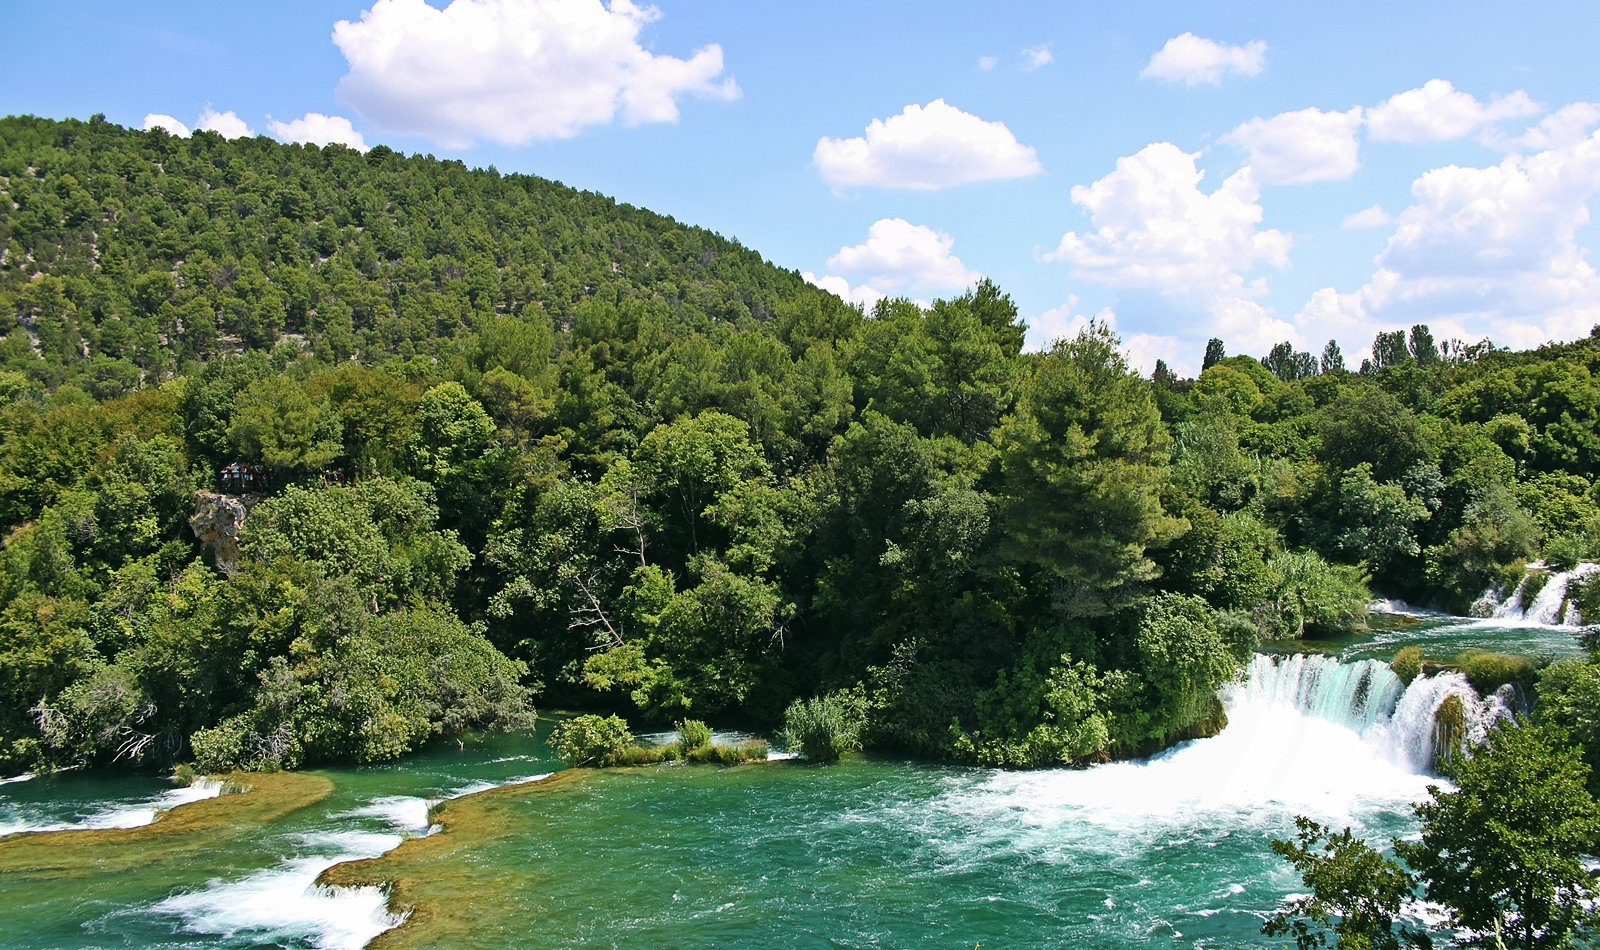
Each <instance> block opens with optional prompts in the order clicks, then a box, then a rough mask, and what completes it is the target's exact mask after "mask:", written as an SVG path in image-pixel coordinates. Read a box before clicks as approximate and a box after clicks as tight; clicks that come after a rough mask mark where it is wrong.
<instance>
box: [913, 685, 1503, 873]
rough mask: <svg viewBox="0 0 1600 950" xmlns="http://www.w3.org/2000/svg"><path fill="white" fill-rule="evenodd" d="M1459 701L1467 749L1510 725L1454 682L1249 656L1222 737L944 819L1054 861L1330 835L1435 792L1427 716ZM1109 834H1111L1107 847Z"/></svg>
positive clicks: (1067, 776) (998, 792)
mask: <svg viewBox="0 0 1600 950" xmlns="http://www.w3.org/2000/svg"><path fill="white" fill-rule="evenodd" d="M1451 695H1455V696H1457V697H1459V698H1461V700H1462V702H1463V705H1464V707H1465V709H1466V712H1467V719H1468V733H1469V738H1471V739H1474V740H1481V739H1482V738H1483V736H1484V735H1485V734H1486V732H1487V729H1488V727H1489V724H1490V723H1492V722H1493V721H1494V720H1495V719H1497V718H1500V717H1502V716H1505V715H1508V714H1509V713H1508V711H1507V710H1506V708H1505V703H1504V700H1503V699H1502V698H1500V697H1489V698H1488V699H1480V698H1479V697H1478V696H1477V694H1476V693H1474V692H1473V691H1472V688H1471V687H1470V686H1469V685H1468V684H1467V682H1466V680H1465V679H1464V678H1462V677H1461V676H1460V675H1459V674H1454V673H1451V674H1441V675H1438V676H1433V677H1418V678H1417V679H1416V680H1414V681H1413V682H1412V684H1411V686H1410V687H1405V686H1403V685H1402V684H1401V683H1400V681H1399V679H1398V678H1397V677H1395V675H1394V674H1393V672H1391V671H1390V670H1389V668H1388V667H1387V666H1386V665H1384V664H1381V663H1376V662H1373V661H1370V660H1364V661H1360V662H1357V663H1341V662H1339V661H1338V660H1336V659H1333V658H1330V657H1323V656H1293V657H1283V658H1274V657H1269V656H1258V657H1256V658H1255V660H1254V661H1253V663H1252V664H1251V667H1250V669H1249V670H1248V672H1247V674H1246V676H1245V677H1244V679H1243V680H1242V681H1241V682H1239V683H1237V684H1234V685H1231V686H1230V687H1228V688H1226V689H1225V690H1224V691H1223V698H1224V702H1225V705H1226V706H1227V710H1228V725H1227V727H1226V728H1225V729H1223V730H1222V732H1220V733H1219V734H1218V735H1216V736H1213V737H1211V738H1207V739H1198V740H1193V741H1189V742H1185V743H1182V744H1180V745H1178V746H1175V747H1173V748H1172V749H1169V750H1167V751H1166V752H1164V753H1162V754H1160V755H1157V756H1154V757H1152V758H1150V759H1146V760H1142V761H1130V762H1116V763H1111V764H1107V765H1101V766H1096V767H1093V768H1089V769H1051V770H1043V771H1032V772H991V773H984V774H983V777H982V778H981V779H979V780H977V781H961V782H956V783H953V787H952V788H951V790H950V791H949V792H948V793H947V794H946V795H945V796H944V799H943V802H942V803H941V806H940V807H941V808H943V809H946V810H948V811H949V812H953V813H957V814H958V815H959V816H960V822H959V823H960V824H961V825H963V826H965V827H966V828H967V829H968V830H969V832H970V834H972V835H973V836H974V837H975V839H976V840H978V841H985V842H987V843H988V845H989V846H995V845H998V846H1001V847H1013V848H1019V849H1022V850H1026V851H1043V852H1047V853H1049V852H1055V851H1058V850H1059V849H1060V848H1061V847H1063V846H1066V845H1067V844H1068V843H1071V845H1072V847H1073V848H1077V849H1082V850H1087V851H1090V852H1093V851H1097V850H1105V849H1111V850H1115V849H1117V848H1124V847H1129V846H1132V845H1133V844H1134V843H1135V842H1137V841H1141V840H1142V841H1145V842H1146V843H1147V844H1150V845H1151V846H1154V845H1155V844H1156V843H1157V842H1164V841H1170V840H1172V836H1173V835H1174V834H1175V833H1177V832H1178V831H1179V830H1182V831H1183V833H1184V834H1185V835H1187V834H1224V835H1225V834H1231V833H1234V832H1237V831H1247V830H1252V829H1255V830H1260V829H1279V828H1282V827H1284V826H1285V825H1286V823H1287V822H1289V821H1290V820H1292V818H1293V816H1295V815H1309V816H1311V817H1313V818H1315V819H1317V820H1319V821H1322V822H1324V823H1330V824H1333V825H1335V826H1336V827H1337V826H1339V825H1346V824H1355V825H1361V824H1364V823H1365V822H1366V820H1367V819H1371V818H1375V817H1378V816H1383V815H1390V816H1392V815H1394V814H1396V813H1403V812H1405V811H1408V810H1409V809H1408V806H1409V805H1410V804H1411V803H1412V802H1416V801H1420V800H1422V799H1424V798H1425V797H1427V794H1428V792H1427V787H1428V785H1430V784H1439V782H1440V780H1439V779H1438V778H1436V777H1434V776H1433V775H1432V774H1431V766H1432V762H1433V751H1434V750H1433V714H1434V711H1435V710H1436V709H1437V708H1438V706H1439V704H1440V703H1442V702H1443V701H1444V700H1445V698H1446V697H1447V696H1451ZM1108 832H1110V833H1111V834H1108Z"/></svg>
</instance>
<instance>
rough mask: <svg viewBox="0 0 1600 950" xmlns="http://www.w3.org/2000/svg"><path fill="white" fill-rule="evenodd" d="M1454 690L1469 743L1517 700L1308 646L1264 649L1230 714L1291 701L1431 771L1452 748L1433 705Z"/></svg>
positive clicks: (1386, 753)
mask: <svg viewBox="0 0 1600 950" xmlns="http://www.w3.org/2000/svg"><path fill="white" fill-rule="evenodd" d="M1552 583H1553V581H1552ZM1450 696H1455V697H1457V699H1458V700H1459V701H1460V702H1461V705H1462V708H1463V710H1464V712H1465V718H1466V722H1465V728H1464V733H1465V734H1464V736H1463V738H1464V739H1465V740H1466V741H1467V742H1469V743H1475V742H1481V741H1483V739H1484V738H1485V737H1486V736H1487V735H1488V732H1489V729H1490V727H1491V726H1493V725H1494V723H1495V722H1496V721H1498V720H1500V719H1505V718H1509V717H1510V716H1511V715H1512V709H1513V706H1514V705H1515V697H1514V696H1513V695H1512V693H1511V691H1510V690H1509V688H1505V689H1502V690H1500V691H1499V692H1496V693H1494V694H1491V695H1490V696H1487V697H1483V696H1479V695H1478V693H1477V691H1476V690H1474V689H1473V688H1472V686H1471V685H1470V684H1469V683H1468V682H1467V679H1466V677H1464V676H1462V675H1461V674H1460V673H1454V672H1450V673H1436V674H1434V675H1432V676H1419V677H1417V678H1416V679H1415V680H1413V681H1412V682H1411V685H1410V686H1406V685H1405V684H1403V683H1401V682H1400V678H1399V677H1397V676H1395V674H1394V671H1392V670H1390V669H1389V667H1388V665H1387V664H1384V663H1379V662H1377V661H1375V660H1359V661H1355V662H1342V661H1340V660H1339V659H1337V658H1335V657H1330V656H1320V655H1309V654H1296V655H1294V656H1285V657H1276V656H1267V655H1257V656H1256V657H1255V659H1254V660H1252V661H1251V663H1250V668H1249V670H1248V671H1247V672H1246V674H1245V677H1244V679H1243V680H1242V681H1241V682H1240V683H1238V684H1236V685H1235V686H1233V687H1232V688H1231V689H1230V691H1229V692H1228V693H1227V694H1225V696H1224V700H1225V702H1226V703H1227V704H1228V712H1229V716H1230V717H1231V716H1233V715H1234V714H1235V712H1236V711H1244V710H1245V709H1250V710H1253V711H1256V712H1269V711H1270V710H1272V709H1274V708H1276V709H1279V710H1288V709H1292V710H1294V711H1295V712H1297V713H1299V714H1301V715H1305V716H1311V717H1315V718H1317V719H1322V720H1325V721H1327V722H1331V723H1334V724H1335V725H1339V726H1343V727H1345V728H1346V729H1349V730H1350V731H1352V732H1354V733H1356V734H1357V735H1359V736H1360V737H1361V741H1362V742H1363V743H1364V744H1366V745H1367V746H1369V747H1371V748H1372V749H1373V750H1374V751H1375V752H1377V753H1379V754H1380V755H1381V756H1382V757H1383V758H1385V759H1387V760H1388V761H1390V762H1393V763H1394V764H1395V765H1399V766H1401V767H1403V768H1405V769H1407V770H1408V771H1410V772H1412V773H1414V774H1428V773H1430V772H1431V771H1432V770H1433V763H1434V756H1435V754H1436V753H1437V752H1442V751H1445V750H1441V749H1435V748H1434V736H1435V729H1434V713H1435V712H1436V711H1437V710H1438V709H1439V706H1440V705H1441V704H1443V703H1444V702H1445V700H1446V699H1447V698H1448V697H1450Z"/></svg>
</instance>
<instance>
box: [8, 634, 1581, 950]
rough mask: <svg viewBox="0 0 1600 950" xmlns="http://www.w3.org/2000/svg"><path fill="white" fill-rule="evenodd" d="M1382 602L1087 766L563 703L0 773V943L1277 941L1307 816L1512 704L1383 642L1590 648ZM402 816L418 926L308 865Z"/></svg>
mask: <svg viewBox="0 0 1600 950" xmlns="http://www.w3.org/2000/svg"><path fill="white" fill-rule="evenodd" d="M1396 609H1399V610H1403V608H1396ZM1382 626H1384V627H1387V629H1378V630H1376V631H1375V632H1374V633H1372V634H1370V635H1366V636H1363V637H1361V638H1359V639H1358V640H1353V641H1350V642H1348V643H1338V644H1320V645H1317V649H1319V650H1320V651H1321V652H1312V653H1300V654H1295V653H1290V652H1287V651H1283V652H1279V653H1277V654H1273V653H1262V654H1260V655H1258V656H1257V657H1256V658H1255V660H1254V662H1253V663H1252V664H1251V666H1250V668H1249V669H1248V671H1247V672H1246V674H1245V676H1244V677H1243V679H1242V680H1241V681H1240V682H1239V683H1236V684H1232V685H1230V686H1228V687H1226V688H1225V689H1224V701H1225V703H1226V705H1227V708H1228V714H1229V724H1228V726H1227V728H1226V729H1224V730H1223V731H1222V732H1221V733H1220V734H1218V735H1217V736H1215V737H1213V738H1209V739H1200V740H1195V741H1191V742H1186V743H1183V744H1180V745H1178V746H1176V747H1174V748H1172V749H1169V750H1167V751H1166V752H1164V753H1162V754H1160V755H1158V756H1155V757H1153V758H1150V759H1146V760H1140V761H1133V762H1120V763H1114V764H1109V765H1103V766H1098V767H1094V768H1089V769H1083V770H1070V769H1051V770H1041V771H1026V772H1014V771H998V770H993V769H982V768H976V767H968V766H956V765H941V764H928V763H920V762H910V761H905V760H902V759H899V758H894V757H887V756H876V755H875V756H854V757H849V758H847V759H846V760H845V761H844V762H842V763H840V764H837V765H832V766H826V767H818V766H813V765H808V764H806V763H804V762H801V761H792V760H791V761H779V762H769V763H766V764H755V765H746V766H738V767H732V768H718V767H713V766H684V765H664V766H653V767H648V768H640V769H619V770H613V771H599V772H592V771H584V772H582V773H578V774H574V773H567V774H552V773H558V772H559V770H560V767H561V766H560V763H559V762H556V761H554V760H553V759H552V757H551V754H550V752H549V750H548V749H547V748H546V747H545V745H544V741H543V740H544V738H545V735H546V730H547V729H548V725H546V726H544V727H542V728H541V729H540V730H539V731H538V732H537V733H533V734H510V735H471V736H467V737H465V738H464V742H463V743H461V744H460V745H458V743H457V742H456V740H455V739H450V740H447V741H445V742H441V743H437V744H434V745H432V746H430V747H429V748H428V749H425V750H424V751H421V752H419V753H416V754H413V755H409V756H407V757H405V758H404V759H402V760H400V761H398V762H394V763H388V764H385V765H381V766H372V767H362V768H342V769H328V770H319V771H312V772H307V773H296V774H294V775H280V776H269V777H265V778H264V779H263V780H262V783H263V784H262V785H261V787H260V788H259V789H257V790H252V791H251V792H249V793H247V794H244V795H223V796H221V797H219V798H209V797H208V796H213V795H215V794H216V793H217V792H218V791H219V788H218V787H217V786H216V785H214V784H213V785H202V786H198V787H196V788H194V789H184V790H181V791H174V790H172V789H171V788H170V786H169V785H167V784H166V783H164V782H162V781H161V780H159V779H156V778H150V777H142V778H141V777H130V776H127V775H119V774H112V773H103V772H101V773H70V772H69V773H62V774H57V775H51V776H41V777H37V778H31V779H23V780H8V781H6V782H5V783H4V784H0V835H7V837H0V947H5V948H11V947H18V948H22V947H26V948H46V947H48V948H88V947H95V948H100V947H105V948H110V947H119V948H121V947H130V948H180V947H184V948H187V947H207V948H215V947H221V948H254V947H290V948H350V950H355V948H360V947H363V946H366V945H367V944H368V943H369V942H371V943H373V946H374V947H389V946H395V947H403V946H442V947H464V948H486V950H487V948H495V950H499V948H510V947H518V948H521V947H528V948H536V947H550V948H565V947H622V948H676V947H682V948H690V947H695V948H698V947H722V948H751V950H755V948H762V950H773V948H813V947H814V948H855V947H921V946H926V947H940V948H959V947H966V948H971V947H973V945H974V944H977V943H981V944H982V945H983V946H984V947H985V948H988V950H999V948H1011V947H1019V948H1020V947H1027V948H1040V947H1106V948H1111V947H1123V946H1128V945H1154V946H1186V947H1249V946H1271V945H1276V944H1278V943H1281V941H1271V942H1269V941H1268V940H1267V939H1266V938H1264V937H1262V936H1261V935H1260V933H1259V931H1260V927H1261V922H1262V920H1263V918H1264V917H1265V916H1267V915H1269V914H1271V913H1273V912H1274V911H1275V910H1276V909H1277V908H1278V907H1279V906H1280V904H1281V902H1282V901H1283V900H1284V899H1285V897H1286V896H1287V895H1289V894H1291V893H1294V892H1296V891H1297V890H1299V889H1300V882H1299V880H1298V878H1297V876H1296V875H1295V874H1294V873H1293V871H1292V870H1291V869H1290V868H1288V866H1287V865H1286V864H1285V863H1284V862H1283V861H1282V860H1280V859H1279V858H1277V857H1276V856H1275V855H1274V854H1273V853H1272V851H1271V849H1270V847H1269V844H1268V843H1269V841H1270V840H1271V839H1272V838H1274V837H1280V838H1282V837H1288V836H1290V835H1291V834H1292V832H1293V827H1294V825H1293V822H1294V817H1295V815H1297V814H1305V815H1309V816H1311V817H1313V818H1316V819H1317V820H1319V821H1322V822H1325V823H1332V824H1334V825H1335V826H1337V827H1342V826H1344V825H1346V824H1348V825H1352V826H1354V827H1355V828H1356V829H1357V830H1358V831H1359V832H1360V833H1361V834H1363V835H1366V836H1369V838H1381V839H1387V838H1389V837H1394V836H1405V835H1409V834H1413V833H1414V832H1415V822H1414V820H1413V819H1412V817H1411V808H1410V806H1411V804H1412V803H1413V802H1416V801H1418V800H1421V799H1423V798H1424V797H1426V795H1427V786H1428V785H1429V784H1430V783H1435V784H1436V783H1438V782H1439V779H1438V778H1436V777H1434V776H1433V775H1432V774H1431V771H1430V768H1429V764H1430V762H1431V761H1432V714H1433V710H1434V709H1435V708H1436V707H1437V705H1438V704H1439V703H1440V702H1442V701H1443V699H1444V697H1445V696H1446V695H1449V694H1451V693H1455V694H1458V695H1461V696H1462V697H1463V698H1464V700H1466V703H1467V708H1468V711H1469V720H1470V722H1471V725H1472V727H1473V728H1475V729H1478V730H1482V729H1483V728H1485V727H1486V726H1487V725H1488V723H1489V722H1491V721H1492V720H1493V719H1494V718H1496V717H1497V716H1500V715H1503V714H1504V713H1505V709H1504V703H1503V702H1502V701H1501V700H1500V699H1499V698H1497V697H1487V698H1480V697H1478V696H1477V695H1476V694H1475V693H1473V692H1472V690H1471V688H1470V687H1469V686H1468V685H1467V684H1466V682H1465V680H1464V679H1462V678H1461V676H1460V675H1459V674H1455V673H1439V674H1437V675H1434V676H1424V677H1420V678H1418V679H1417V680H1416V681H1414V682H1413V683H1412V684H1411V685H1410V686H1409V687H1405V686H1402V684H1401V683H1400V682H1399V680H1398V679H1396V678H1395V676H1394V674H1393V673H1391V672H1390V671H1389V669H1388V666H1387V665H1386V663H1384V662H1383V660H1385V659H1387V657H1388V656H1392V655H1393V652H1394V651H1395V650H1397V649H1399V647H1401V646H1403V645H1405V644H1407V643H1411V642H1418V643H1422V644H1424V646H1425V649H1426V651H1427V655H1428V657H1429V658H1430V659H1432V658H1439V659H1448V658H1449V657H1453V656H1454V655H1455V653H1456V652H1458V651H1460V650H1462V649H1465V648H1468V647H1481V648H1487V649H1493V650H1500V651H1504V652H1510V653H1519V654H1523V655H1538V656H1549V657H1561V656H1571V655H1577V654H1578V653H1580V652H1581V651H1580V650H1579V648H1578V645H1577V643H1576V641H1575V639H1574V637H1573V634H1574V632H1575V631H1574V630H1573V629H1572V628H1570V627H1560V626H1552V625H1542V624H1538V623H1535V622H1530V621H1523V620H1518V619H1516V618H1507V617H1501V618H1496V619H1493V620H1484V621H1468V620H1462V619H1460V618H1448V617H1442V616H1438V615H1425V614H1419V615H1414V616H1412V617H1409V618H1406V619H1402V620H1394V619H1393V618H1391V623H1389V624H1386V625H1382ZM1303 648H1304V647H1302V649H1303ZM718 738H719V739H731V738H737V737H735V736H719V737H718ZM534 779H537V781H532V780H534ZM518 783H521V784H518ZM490 789H494V790H493V791H488V792H487V794H483V793H484V792H485V791H486V790H490ZM440 800H448V801H446V803H445V805H444V812H445V814H447V815H448V816H449V817H448V818H447V823H448V828H447V829H445V830H443V831H440V830H438V829H437V828H435V829H434V830H433V831H432V832H431V833H430V818H429V807H430V804H431V803H437V802H439V801H440ZM185 801H192V802H194V803H193V804H187V805H183V807H180V808H177V810H175V811H171V812H169V813H167V814H166V815H164V816H163V817H162V819H161V820H159V821H156V822H155V823H154V824H149V823H148V822H149V821H150V819H151V817H152V815H153V813H154V810H155V809H157V808H163V809H164V808H172V807H173V806H176V805H180V804H182V803H183V802H185ZM73 828H76V829H101V830H92V831H71V830H66V831H61V830H58V829H73ZM30 830H33V831H53V832H54V833H52V834H48V835H40V834H16V832H26V831H30ZM408 839H421V840H410V841H409V842H408V843H407V844H406V847H404V848H401V849H400V850H399V851H397V852H394V853H393V854H390V855H389V857H388V858H387V859H385V862H384V863H383V864H380V865H378V866H375V867H370V868H369V869H368V871H369V872H370V873H369V874H368V875H367V876H368V877H372V878H373V879H384V880H400V881H401V884H400V885H399V889H398V891H397V893H396V895H395V897H396V901H395V902H394V903H404V902H406V901H412V902H415V903H416V906H418V907H419V908H425V909H423V910H419V911H418V912H417V913H416V914H415V915H414V917H413V919H411V920H410V921H408V922H406V923H405V925H403V926H399V927H398V928H397V927H396V925H397V924H400V923H401V920H400V919H399V917H397V916H395V915H393V914H391V912H390V903H391V902H390V900H389V894H388V893H387V892H386V891H385V890H384V889H382V888H379V887H376V886H362V885H360V884H359V883H357V884H352V886H347V887H328V886H319V885H318V884H317V883H316V881H317V878H318V876H319V875H320V874H322V873H323V872H324V871H326V870H327V869H329V868H331V867H333V866H334V865H337V864H340V863H341V862H346V861H352V860H357V859H363V858H375V857H377V856H380V855H384V854H385V853H386V852H390V851H391V849H394V848H396V847H397V846H399V845H401V843H402V842H406V841H408ZM339 870H340V871H345V870H347V868H340V869H339ZM337 873H339V872H335V874H337ZM356 877H357V878H360V877H361V875H356Z"/></svg>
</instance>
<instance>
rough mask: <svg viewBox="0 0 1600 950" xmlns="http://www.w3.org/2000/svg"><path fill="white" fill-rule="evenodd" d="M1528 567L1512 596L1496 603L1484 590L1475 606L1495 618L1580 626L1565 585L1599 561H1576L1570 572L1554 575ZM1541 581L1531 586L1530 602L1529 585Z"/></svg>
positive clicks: (1592, 569)
mask: <svg viewBox="0 0 1600 950" xmlns="http://www.w3.org/2000/svg"><path fill="white" fill-rule="evenodd" d="M1529 568H1530V570H1529V571H1528V573H1526V574H1524V575H1523V576H1522V580H1521V581H1519V582H1518V583H1517V589H1516V590H1514V591H1512V592H1511V596H1510V597H1507V598H1506V599H1505V601H1504V602H1503V603H1500V602H1497V598H1496V595H1495V594H1494V592H1493V591H1485V592H1484V594H1483V596H1482V597H1480V598H1478V605H1481V606H1482V608H1483V610H1484V612H1485V613H1487V614H1488V615H1489V616H1490V617H1492V618H1494V619H1496V620H1507V621H1511V622H1522V623H1536V624H1540V625H1542V626H1547V627H1559V626H1569V627H1576V626H1581V625H1582V624H1583V617H1582V616H1581V615H1580V614H1579V612H1578V607H1577V605H1576V604H1573V603H1571V602H1569V600H1568V598H1567V589H1568V585H1570V584H1571V583H1572V582H1573V581H1575V580H1578V579H1579V578H1585V577H1589V576H1590V575H1592V574H1595V573H1596V572H1600V564H1594V563H1584V564H1579V565H1578V566H1577V567H1575V568H1573V569H1572V570H1570V571H1562V572H1560V573H1556V574H1550V573H1546V572H1545V571H1544V570H1542V568H1541V567H1540V565H1538V564H1531V565H1529ZM1541 581H1542V582H1543V585H1544V586H1542V587H1537V588H1536V589H1534V592H1533V597H1532V602H1531V603H1530V602H1529V598H1528V593H1529V591H1530V586H1531V585H1536V584H1538V583H1540V582H1541Z"/></svg>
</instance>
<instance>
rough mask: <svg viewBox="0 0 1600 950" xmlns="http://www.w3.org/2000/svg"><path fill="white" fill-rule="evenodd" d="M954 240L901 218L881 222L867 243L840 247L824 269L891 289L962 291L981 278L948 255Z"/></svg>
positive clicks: (870, 234)
mask: <svg viewBox="0 0 1600 950" xmlns="http://www.w3.org/2000/svg"><path fill="white" fill-rule="evenodd" d="M954 245H955V239H954V238H952V237H950V236H949V235H948V234H941V233H939V232H937V231H935V230H933V229H932V228H929V227H925V226H924V225H920V224H912V223H911V222H909V221H907V220H905V219H904V218H883V219H881V220H879V221H875V222H873V224H872V227H871V228H869V229H868V230H867V240H866V242H865V243H863V244H857V245H854V246H852V247H841V248H840V249H839V253H837V254H835V255H833V256H832V257H830V258H828V267H830V268H832V269H834V270H841V271H845V272H846V273H852V274H865V275H867V277H868V279H869V280H870V281H871V283H872V284H874V285H876V286H879V287H883V288H887V289H891V290H893V289H895V288H899V287H921V288H927V289H930V290H950V289H958V288H962V287H966V286H968V285H969V284H972V283H975V282H976V281H978V280H980V279H981V278H982V277H983V275H982V274H980V273H978V272H977V271H975V270H972V269H971V268H969V267H967V265H965V264H963V263H961V260H960V259H959V258H957V257H956V256H955V255H953V254H951V253H950V248H951V247H953V246H954Z"/></svg>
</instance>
